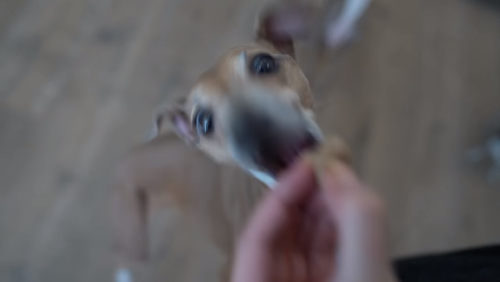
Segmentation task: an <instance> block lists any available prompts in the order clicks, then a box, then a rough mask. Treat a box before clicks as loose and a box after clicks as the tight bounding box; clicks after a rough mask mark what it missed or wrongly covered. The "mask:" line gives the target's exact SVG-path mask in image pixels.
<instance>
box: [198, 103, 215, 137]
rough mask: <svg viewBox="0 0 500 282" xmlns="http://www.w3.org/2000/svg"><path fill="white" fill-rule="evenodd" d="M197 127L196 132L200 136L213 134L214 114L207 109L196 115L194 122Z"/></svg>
mask: <svg viewBox="0 0 500 282" xmlns="http://www.w3.org/2000/svg"><path fill="white" fill-rule="evenodd" d="M193 123H194V126H195V127H196V132H198V134H199V135H207V134H210V133H212V131H213V129H214V124H213V118H212V112H211V111H209V110H207V109H201V110H199V111H198V112H197V113H196V117H195V119H194V121H193Z"/></svg>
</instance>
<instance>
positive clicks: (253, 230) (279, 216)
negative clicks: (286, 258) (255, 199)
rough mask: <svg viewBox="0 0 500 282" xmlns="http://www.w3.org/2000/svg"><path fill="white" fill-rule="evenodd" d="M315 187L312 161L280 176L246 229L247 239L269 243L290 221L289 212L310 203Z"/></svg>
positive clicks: (262, 243)
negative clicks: (308, 200)
mask: <svg viewBox="0 0 500 282" xmlns="http://www.w3.org/2000/svg"><path fill="white" fill-rule="evenodd" d="M315 189H316V181H315V177H314V173H313V169H312V166H311V164H309V163H307V162H300V163H297V164H296V165H294V166H293V167H292V168H291V169H290V170H289V171H287V172H286V173H285V174H284V175H282V176H281V177H279V179H278V184H277V185H276V187H275V190H273V191H270V192H269V194H268V195H267V196H266V198H265V199H264V200H263V201H262V202H261V203H260V204H259V206H258V207H257V209H256V211H255V213H254V215H253V217H252V218H251V220H250V222H249V224H248V226H247V230H246V232H245V234H244V235H245V240H252V241H253V242H254V243H258V244H259V245H260V246H266V247H267V246H269V244H272V243H273V241H274V240H275V239H276V236H278V235H279V231H280V230H281V229H282V228H283V227H284V226H285V225H286V224H287V223H288V220H289V217H290V214H291V213H293V212H295V210H296V209H300V207H301V206H302V205H303V204H304V203H305V202H307V199H308V198H309V196H310V195H311V194H312V192H313V191H314V190H315Z"/></svg>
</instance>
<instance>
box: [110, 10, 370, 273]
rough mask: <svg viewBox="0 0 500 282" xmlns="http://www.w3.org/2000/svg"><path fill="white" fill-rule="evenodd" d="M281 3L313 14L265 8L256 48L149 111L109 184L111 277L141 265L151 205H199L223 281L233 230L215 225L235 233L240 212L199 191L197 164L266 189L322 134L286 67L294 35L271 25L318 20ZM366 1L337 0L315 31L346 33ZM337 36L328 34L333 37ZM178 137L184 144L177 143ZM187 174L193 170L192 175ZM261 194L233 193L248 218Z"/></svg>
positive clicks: (297, 76)
mask: <svg viewBox="0 0 500 282" xmlns="http://www.w3.org/2000/svg"><path fill="white" fill-rule="evenodd" d="M289 2H295V4H297V3H299V6H297V5H295V4H293V5H292V6H293V7H294V9H296V8H297V7H299V8H300V9H305V10H307V11H313V13H309V12H308V13H304V14H300V13H299V15H298V18H296V17H295V15H292V17H287V16H286V15H285V17H284V18H285V20H284V21H282V20H281V19H280V18H279V16H277V13H279V12H280V11H285V14H286V13H287V10H286V7H289V6H287V5H290V3H288V2H286V1H285V2H282V3H281V4H280V5H272V6H270V8H268V9H265V10H264V12H263V13H262V15H261V17H259V19H258V24H257V38H256V43H253V44H248V45H244V46H239V47H235V48H232V49H230V50H229V51H228V52H226V53H225V54H224V55H223V56H222V57H221V58H220V59H219V60H218V61H217V62H216V63H215V65H214V66H213V67H211V68H210V69H209V70H208V71H206V72H205V73H203V74H202V75H201V76H200V77H199V79H198V80H197V81H196V83H195V85H194V86H193V87H192V90H191V91H190V93H189V94H188V95H184V96H181V97H180V98H179V99H178V100H177V101H175V102H173V103H169V104H166V105H163V106H161V107H159V108H158V109H157V110H156V111H155V114H154V130H153V136H152V140H151V141H149V142H148V143H146V144H143V145H141V146H139V147H138V148H136V149H135V150H133V151H132V152H131V153H130V154H129V155H128V156H127V157H126V158H125V159H124V160H123V161H122V162H121V163H120V164H119V166H118V169H117V172H116V177H115V182H114V184H113V187H114V195H115V198H114V205H113V207H114V208H113V210H114V219H115V225H116V233H117V234H116V235H117V238H118V244H119V248H120V253H121V255H122V259H121V260H120V267H121V268H119V269H118V270H117V272H116V275H115V280H116V281H117V282H128V281H133V280H132V275H131V272H130V269H129V268H128V267H130V266H131V265H132V264H134V262H136V261H144V260H146V259H147V258H148V249H149V243H148V226H147V222H148V211H149V209H150V205H151V203H152V202H156V204H157V205H164V206H169V205H172V204H174V205H176V206H178V207H181V208H185V209H198V210H200V209H199V207H200V206H203V210H202V211H200V214H203V220H202V221H203V222H204V227H202V229H205V230H206V231H207V236H208V237H210V238H212V240H213V241H214V244H216V245H217V247H218V248H219V249H220V250H221V252H222V253H224V254H226V255H227V257H228V259H227V260H228V261H227V266H226V268H225V269H224V270H223V271H224V272H223V274H222V275H223V277H222V280H224V281H225V280H227V279H228V277H229V271H230V268H231V256H232V252H233V245H234V240H235V238H234V237H235V236H237V234H238V231H239V230H236V231H234V232H233V233H234V234H235V235H234V236H232V235H231V236H228V235H227V232H226V233H224V232H223V230H222V229H223V228H220V226H221V225H220V224H219V221H222V220H223V217H226V218H230V217H231V218H232V220H230V221H229V223H228V224H229V225H233V226H234V229H241V227H242V226H244V223H245V220H246V215H242V216H241V217H238V218H236V219H235V218H234V217H232V216H228V215H227V213H228V208H227V207H228V206H229V207H230V208H229V209H238V208H242V207H239V206H235V205H232V203H229V204H228V203H227V202H225V201H227V198H228V197H227V195H224V193H226V192H224V191H222V190H217V188H216V187H212V188H211V189H209V188H207V186H210V187H211V186H213V185H212V184H207V182H206V181H203V180H201V181H199V180H198V179H199V178H200V177H203V176H207V175H210V173H211V172H212V171H211V170H210V169H208V170H207V169H206V166H205V164H207V163H208V162H212V161H215V162H216V163H220V164H226V165H233V166H236V167H239V168H241V169H242V170H243V171H245V172H247V173H248V174H250V175H253V176H254V177H255V178H257V179H259V180H260V181H261V182H262V183H264V185H265V186H266V187H268V188H272V187H273V185H274V183H275V179H276V177H277V175H278V174H279V173H281V172H282V171H283V170H284V169H286V168H287V167H288V166H289V165H290V164H291V163H292V162H293V161H294V160H295V159H296V158H297V157H298V156H299V155H300V154H301V153H302V151H304V150H306V149H309V148H310V147H311V146H314V145H316V144H318V143H321V142H322V139H323V136H322V132H321V130H320V129H319V127H318V126H317V124H316V122H315V120H314V112H313V95H312V92H311V88H310V86H309V82H308V80H307V78H306V77H305V75H304V73H303V72H302V70H301V68H300V67H299V65H298V64H297V63H296V61H295V60H294V45H293V39H294V38H296V37H300V36H299V34H298V33H295V31H296V30H289V29H287V28H288V27H284V29H283V26H281V25H282V24H284V25H288V24H289V23H290V22H289V20H290V19H292V20H299V22H300V21H302V23H304V21H303V20H305V21H306V22H313V20H311V19H312V18H315V17H314V15H315V13H318V12H314V11H318V10H314V9H313V10H308V8H306V6H301V5H303V2H304V1H289ZM313 2H314V1H313ZM320 2H321V1H320ZM323 2H324V1H323ZM368 2H369V0H346V1H345V3H344V6H343V9H341V11H342V12H341V13H340V15H339V16H338V17H337V20H336V21H330V22H329V24H327V25H326V26H325V25H323V27H325V28H324V29H322V30H323V31H324V32H326V33H331V32H333V31H332V30H337V31H335V32H333V33H346V32H347V31H349V32H351V31H353V30H354V25H355V24H356V23H357V20H358V19H359V17H360V15H361V14H362V12H363V11H364V9H365V8H366V4H367V3H368ZM283 3H284V4H283ZM323 4H324V3H323ZM283 5H284V6H283ZM294 5H295V6H294ZM315 5H317V3H315ZM324 5H326V4H324ZM316 7H318V6H316ZM319 10H321V9H319ZM295 11H296V10H295ZM322 15H323V16H324V15H325V13H324V12H322ZM303 17H305V18H303ZM311 17H312V18H311ZM302 23H299V26H301V27H300V28H299V29H300V30H301V31H300V32H304V30H305V32H309V31H308V30H309V29H310V28H311V27H310V26H309V27H306V25H303V24H302ZM292 29H293V28H292ZM300 32H299V33H300ZM342 36H343V35H342ZM342 36H340V37H339V36H338V34H337V35H336V38H337V39H338V38H341V37H342ZM326 38H327V43H328V40H329V39H328V36H327V37H326ZM344 39H347V37H345V38H344ZM342 40H343V39H342ZM170 133H175V135H176V136H177V137H175V136H174V137H173V136H172V134H170ZM179 137H180V139H181V140H183V141H185V142H184V143H179V142H178V141H177V140H179V139H178V138H179ZM185 143H187V144H188V145H189V146H186V144H185ZM191 148H195V149H196V150H193V149H191ZM198 152H201V153H202V154H200V153H198ZM203 155H204V156H208V158H206V157H204V156H203ZM207 166H209V165H207ZM196 167H201V169H200V171H202V172H201V173H200V174H199V175H198V176H196V175H195V174H196ZM186 169H190V170H191V169H193V170H194V172H192V173H191V176H190V179H183V178H185V177H186V173H185V172H186ZM166 183H168V184H169V185H166ZM214 185H216V183H215V184H214ZM256 189H259V188H256ZM214 191H215V192H214ZM212 192H213V193H212ZM263 192H265V189H260V190H259V191H258V192H252V193H248V195H247V194H243V198H245V197H247V198H246V199H244V202H245V203H246V204H248V205H249V206H248V207H245V209H246V210H248V211H251V208H252V207H253V205H254V204H255V203H256V202H257V201H258V199H259V198H260V196H261V195H262V193H263ZM207 193H212V194H210V195H208V194H207ZM200 195H204V196H206V197H202V196H200ZM200 199H203V202H201V200H200ZM208 199H209V200H208ZM221 206H225V208H221ZM223 233H224V234H223Z"/></svg>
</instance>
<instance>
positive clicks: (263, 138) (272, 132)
mask: <svg viewBox="0 0 500 282" xmlns="http://www.w3.org/2000/svg"><path fill="white" fill-rule="evenodd" d="M232 132H233V134H232V135H233V141H234V143H235V145H236V146H237V147H238V149H239V150H240V151H244V152H246V153H248V154H251V155H252V156H253V157H254V158H256V159H257V160H256V161H264V160H263V159H264V158H266V159H274V160H278V159H279V156H278V155H279V152H280V144H283V142H284V140H282V139H283V138H284V137H285V136H286V134H284V132H282V130H280V127H279V126H278V125H277V124H276V122H275V121H273V119H272V118H271V117H270V116H268V115H266V114H263V113H258V112H248V111H241V112H240V113H239V114H238V115H237V117H236V118H234V119H233V122H232ZM278 162H279V161H278Z"/></svg>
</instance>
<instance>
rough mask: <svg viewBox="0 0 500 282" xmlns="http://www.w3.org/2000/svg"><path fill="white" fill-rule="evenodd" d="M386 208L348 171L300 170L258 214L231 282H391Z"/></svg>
mask: <svg viewBox="0 0 500 282" xmlns="http://www.w3.org/2000/svg"><path fill="white" fill-rule="evenodd" d="M386 221H387V220H386V216H385V210H384V206H383V204H382V202H381V201H380V200H379V198H378V197H377V196H376V195H374V194H373V193H372V192H371V191H369V190H368V189H366V187H364V186H363V184H361V183H360V182H359V180H358V179H357V178H356V176H355V175H354V174H353V173H352V172H351V171H350V170H349V169H348V168H347V167H345V166H343V165H340V164H334V165H332V166H331V167H329V168H328V169H327V171H324V172H323V173H322V176H321V178H320V179H316V178H315V175H314V172H313V169H312V166H311V165H310V164H308V163H299V164H297V165H295V166H294V167H293V168H292V169H290V170H289V171H288V172H287V173H286V174H285V175H283V177H281V178H280V180H279V184H278V185H277V187H276V189H274V190H273V191H271V192H269V194H268V195H267V197H266V198H265V199H264V200H263V201H262V202H261V204H260V205H259V206H258V207H257V209H256V211H255V213H254V215H253V217H252V219H251V220H250V222H249V224H248V226H247V228H246V230H245V231H244V233H243V234H242V236H241V238H240V243H239V246H238V250H237V253H236V265H235V267H234V272H233V276H232V281H233V282H281V281H282V282H285V281H286V282H299V281H304V282H305V281H307V282H319V281H333V282H382V281H383V282H389V281H391V282H393V281H396V279H395V276H394V274H393V270H392V267H391V262H390V259H389V254H388V248H387V242H386V240H387V234H386Z"/></svg>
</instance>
